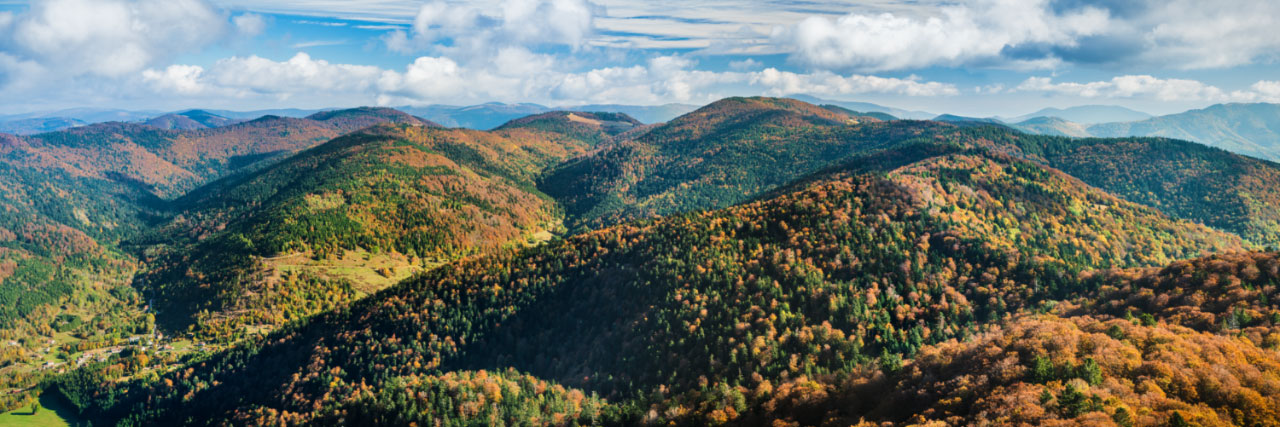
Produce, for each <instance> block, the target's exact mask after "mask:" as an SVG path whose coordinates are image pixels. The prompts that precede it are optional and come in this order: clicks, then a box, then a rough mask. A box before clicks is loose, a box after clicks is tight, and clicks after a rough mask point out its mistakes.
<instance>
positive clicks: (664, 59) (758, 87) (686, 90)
mask: <svg viewBox="0 0 1280 427" xmlns="http://www.w3.org/2000/svg"><path fill="white" fill-rule="evenodd" d="M528 55H532V54H530V53H528V52H527V51H522V50H520V49H516V48H510V49H508V50H506V51H505V52H504V53H503V54H502V55H501V56H511V57H512V58H511V59H510V60H511V62H518V63H522V64H532V65H531V66H530V67H523V68H517V70H518V72H511V70H512V67H511V66H503V65H497V66H481V67H474V66H466V65H464V64H460V63H458V62H456V61H454V60H452V59H450V58H447V57H433V56H423V57H419V58H417V59H416V60H414V61H413V63H411V64H409V65H408V66H406V67H405V68H404V69H403V70H386V69H381V68H378V67H373V66H364V65H351V64H333V63H329V62H327V61H323V60H317V59H313V58H311V57H310V56H309V55H307V54H305V53H299V54H297V55H296V56H294V57H293V58H291V59H289V60H287V61H272V60H269V59H265V58H261V57H257V56H250V57H234V58H228V59H224V60H221V61H218V62H217V63H216V64H214V65H213V66H212V67H210V68H209V69H205V68H203V67H200V66H195V65H171V66H169V67H166V68H163V69H148V70H145V71H144V72H143V77H144V79H145V80H146V81H147V83H148V84H149V85H151V88H152V89H153V90H155V91H157V92H159V93H172V94H178V95H187V96H209V97H217V96H234V97H242V98H243V97H255V96H265V97H273V98H278V99H292V98H298V97H305V96H307V94H312V93H317V92H319V93H326V94H345V95H352V96H357V97H360V98H362V99H372V100H374V101H375V102H376V103H378V104H383V105H401V104H428V103H457V102H484V101H486V100H491V99H508V100H512V98H516V99H514V100H518V101H531V102H546V103H556V104H562V103H629V104H658V103H666V102H694V103H697V102H709V101H713V100H715V99H718V98H720V97H724V96H730V95H741V94H758V93H767V94H771V95H779V96H781V95H790V94H802V93H805V94H807V93H818V94H826V95H857V94H868V93H878V94H898V95H905V96H946V95H957V94H959V90H958V89H956V88H955V87H954V86H952V85H948V84H944V83H938V82H924V81H920V80H919V79H915V78H913V79H896V78H885V77H876V76H867V75H847V76H841V75H837V74H833V73H829V72H818V73H812V74H797V73H792V72H786V71H779V70H777V69H776V68H767V69H765V70H762V71H753V72H737V71H729V72H710V71H701V70H698V69H697V64H696V62H695V61H693V60H690V59H688V58H685V57H680V56H659V57H654V58H652V59H650V60H649V61H647V62H646V63H645V64H642V65H634V66H630V67H605V68H597V69H591V70H587V71H581V72H564V71H558V70H556V69H554V68H553V67H552V66H551V65H552V64H551V63H550V62H544V63H542V64H540V65H539V61H540V60H545V59H547V58H540V57H537V56H536V55H535V56H532V57H529V56H528ZM501 62H502V61H501V60H499V61H497V63H498V64H501Z"/></svg>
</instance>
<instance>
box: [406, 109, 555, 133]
mask: <svg viewBox="0 0 1280 427" xmlns="http://www.w3.org/2000/svg"><path fill="white" fill-rule="evenodd" d="M399 110H400V111H404V112H406V113H409V114H413V115H415V116H419V117H422V118H424V119H427V120H431V121H433V122H436V123H439V124H440V125H441V126H445V127H457V128H467V129H478V130H489V129H493V128H496V127H498V126H502V124H503V123H506V122H509V121H512V120H515V119H518V118H521V117H526V116H531V115H534V114H542V113H545V112H548V111H551V108H549V107H545V106H542V105H537V104H503V103H498V102H490V103H487V104H480V105H471V106H465V107H460V106H453V105H428V106H423V107H400V108H399Z"/></svg>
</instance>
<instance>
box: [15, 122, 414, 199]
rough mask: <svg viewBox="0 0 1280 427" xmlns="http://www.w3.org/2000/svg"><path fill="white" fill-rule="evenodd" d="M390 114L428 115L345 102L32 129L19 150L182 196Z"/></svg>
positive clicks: (53, 164) (48, 163) (45, 164)
mask: <svg viewBox="0 0 1280 427" xmlns="http://www.w3.org/2000/svg"><path fill="white" fill-rule="evenodd" d="M388 121H390V122H396V123H422V121H421V120H419V119H417V118H414V117H412V116H408V115H407V114H403V113H399V112H395V111H394V110H388V109H355V110H342V111H339V112H330V113H327V114H326V115H324V116H318V117H317V119H316V120H313V119H290V118H281V117H275V116H265V117H262V118H259V119H256V120H252V121H248V122H244V123H239V124H234V125H229V126H223V127H218V128H208V129H195V130H188V131H175V130H164V129H157V128H154V127H150V126H144V125H139V124H127V123H118V122H113V123H103V124H95V125H89V126H84V127H80V128H75V129H70V130H66V131H61V132H53V133H45V134H40V135H33V136H30V137H26V138H25V141H26V145H25V146H24V147H22V148H21V149H20V150H21V151H23V152H24V155H27V156H31V157H34V158H35V159H38V161H37V162H36V163H35V164H37V165H39V167H41V168H58V169H63V170H67V171H68V172H69V173H73V174H78V175H87V176H91V177H97V178H103V177H106V176H107V175H112V174H115V175H120V176H123V177H125V178H128V179H131V180H135V181H139V182H142V183H144V184H146V185H149V186H151V187H153V188H154V190H153V191H154V193H155V194H156V195H158V196H161V197H175V196H177V195H179V194H181V193H183V192H185V191H188V190H190V189H192V188H195V187H196V186H198V185H199V184H202V183H204V182H207V181H209V180H212V179H214V178H218V177H220V176H224V175H226V174H228V173H230V172H231V171H233V170H236V169H239V168H241V167H244V166H247V165H250V164H253V163H256V162H260V161H263V160H267V159H271V158H278V157H280V156H282V155H285V154H289V153H292V152H296V151H298V150H301V149H304V148H308V147H311V146H314V145H316V144H319V143H320V142H323V141H327V140H329V139H332V138H334V137H337V136H339V135H341V134H344V133H347V132H351V131H355V130H358V129H360V128H363V127H368V126H370V125H372V124H374V123H382V122H388Z"/></svg>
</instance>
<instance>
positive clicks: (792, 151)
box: [539, 98, 953, 230]
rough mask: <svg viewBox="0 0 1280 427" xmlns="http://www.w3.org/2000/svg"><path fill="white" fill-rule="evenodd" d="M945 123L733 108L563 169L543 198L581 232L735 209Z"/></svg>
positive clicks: (708, 112)
mask: <svg viewBox="0 0 1280 427" xmlns="http://www.w3.org/2000/svg"><path fill="white" fill-rule="evenodd" d="M938 128H953V127H951V126H948V125H944V124H939V123H926V122H896V123H894V124H886V123H881V122H879V121H877V120H875V119H872V118H867V117H853V116H848V115H845V114H844V113H841V112H838V111H832V110H828V109H825V108H822V107H818V106H815V105H811V104H806V103H803V102H800V101H796V100H791V99H776V98H729V99H726V100H722V101H718V102H716V103H713V104H711V105H708V106H706V107H703V108H701V109H699V110H697V111H694V112H692V113H689V114H686V115H684V116H681V117H680V118H677V119H675V120H672V121H671V122H668V123H666V124H663V125H660V126H658V127H655V128H653V129H651V130H648V131H647V132H645V133H642V134H639V135H636V136H635V137H634V138H631V139H627V140H624V141H619V142H617V143H615V144H611V145H609V146H606V147H602V148H601V149H600V150H597V151H595V152H592V153H591V154H590V155H588V156H585V157H581V158H578V159H574V160H573V161H570V162H567V163H565V164H563V165H561V166H560V167H559V168H557V169H556V170H554V171H552V172H551V173H549V174H548V175H547V176H546V177H544V178H543V179H542V181H541V183H540V184H539V188H540V189H542V191H544V192H546V193H547V194H548V195H551V196H552V197H555V198H556V199H557V200H558V201H559V202H560V203H562V204H563V205H564V207H565V209H566V210H567V211H568V213H569V216H570V224H569V228H570V229H571V230H582V229H589V228H598V227H600V226H606V225H611V224H617V223H621V222H625V221H628V220H632V219H638V218H649V217H654V216H662V215H668V214H673V213H679V212H687V211H691V210H696V209H714V208H720V207H727V206H730V205H733V204H735V203H738V202H742V201H746V200H749V199H750V198H752V197H754V196H755V195H758V194H760V193H762V192H765V191H768V190H770V189H773V188H777V187H778V186H781V185H784V184H786V183H788V182H790V181H791V180H794V179H796V178H800V177H802V176H804V175H807V174H809V173H813V172H816V171H818V170H820V169H822V168H824V167H828V166H831V165H834V164H835V163H837V162H838V161H839V160H840V159H842V158H846V157H848V156H852V155H856V154H859V153H866V152H870V151H872V150H876V149H882V148H885V147H888V146H892V145H893V144H895V143H898V142H902V141H904V140H909V139H911V138H914V137H917V136H919V135H921V134H924V133H928V132H933V131H935V130H936V129H938Z"/></svg>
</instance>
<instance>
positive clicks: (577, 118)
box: [494, 111, 644, 147]
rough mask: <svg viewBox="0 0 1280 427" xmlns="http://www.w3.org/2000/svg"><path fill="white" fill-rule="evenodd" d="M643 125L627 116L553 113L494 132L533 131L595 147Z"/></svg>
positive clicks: (516, 122) (509, 124) (534, 116)
mask: <svg viewBox="0 0 1280 427" xmlns="http://www.w3.org/2000/svg"><path fill="white" fill-rule="evenodd" d="M641 126H644V123H640V121H638V120H636V119H633V118H631V116H628V115H626V114H620V113H587V112H568V111H553V112H550V113H542V114H537V115H533V116H528V117H523V118H520V119H516V120H512V121H510V122H507V123H505V124H503V125H502V126H498V128H496V129H494V131H495V132H503V131H512V130H515V129H532V130H538V131H544V132H550V133H556V134H561V135H564V136H566V137H568V138H572V139H575V140H579V141H583V142H586V143H587V144H588V145H589V146H593V147H594V146H598V145H601V144H604V143H606V142H609V141H612V140H613V139H614V137H617V136H618V135H621V134H623V133H626V132H628V131H631V130H633V129H636V128H638V127H641Z"/></svg>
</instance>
